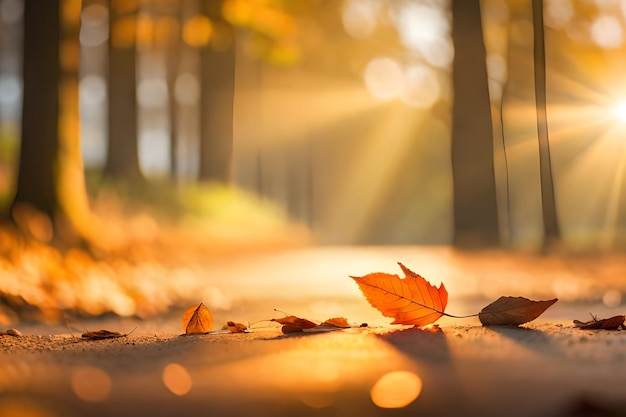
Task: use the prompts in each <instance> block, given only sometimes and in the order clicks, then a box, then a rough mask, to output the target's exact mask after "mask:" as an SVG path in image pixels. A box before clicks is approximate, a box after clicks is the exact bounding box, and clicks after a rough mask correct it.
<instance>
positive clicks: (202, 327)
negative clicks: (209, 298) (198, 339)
mask: <svg viewBox="0 0 626 417" xmlns="http://www.w3.org/2000/svg"><path fill="white" fill-rule="evenodd" d="M212 328H213V316H212V315H211V312H210V311H209V309H208V308H207V307H206V306H205V305H204V304H202V303H200V304H198V305H197V306H193V307H190V308H188V309H187V310H186V311H185V313H184V314H183V330H184V331H185V334H202V333H208V332H210V331H211V329H212Z"/></svg>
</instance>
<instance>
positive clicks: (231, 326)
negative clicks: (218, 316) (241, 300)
mask: <svg viewBox="0 0 626 417" xmlns="http://www.w3.org/2000/svg"><path fill="white" fill-rule="evenodd" d="M226 328H227V329H228V330H229V331H230V332H231V333H245V332H246V331H247V330H248V326H246V325H245V324H243V323H235V322H234V321H229V322H227V323H226Z"/></svg>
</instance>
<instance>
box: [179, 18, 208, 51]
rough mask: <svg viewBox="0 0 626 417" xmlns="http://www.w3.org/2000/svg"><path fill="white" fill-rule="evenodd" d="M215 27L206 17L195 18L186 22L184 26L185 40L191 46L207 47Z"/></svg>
mask: <svg viewBox="0 0 626 417" xmlns="http://www.w3.org/2000/svg"><path fill="white" fill-rule="evenodd" d="M212 34H213V25H212V24H211V21H210V20H209V18H208V17H206V16H200V15H198V16H194V17H192V18H190V19H189V20H187V21H186V22H185V25H184V26H183V40H184V41H185V42H186V43H187V45H189V46H193V47H196V48H198V47H201V46H205V45H207V44H208V43H209V41H210V40H211V35H212Z"/></svg>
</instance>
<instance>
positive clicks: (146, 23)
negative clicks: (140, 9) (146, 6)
mask: <svg viewBox="0 0 626 417" xmlns="http://www.w3.org/2000/svg"><path fill="white" fill-rule="evenodd" d="M153 39H154V21H153V20H152V19H151V18H150V17H148V16H140V17H139V19H138V20H137V43H138V44H139V45H151V44H152V40H153Z"/></svg>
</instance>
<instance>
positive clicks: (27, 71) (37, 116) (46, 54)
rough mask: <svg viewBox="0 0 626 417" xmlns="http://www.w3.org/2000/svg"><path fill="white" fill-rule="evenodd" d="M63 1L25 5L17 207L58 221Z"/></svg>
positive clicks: (15, 204)
mask: <svg viewBox="0 0 626 417" xmlns="http://www.w3.org/2000/svg"><path fill="white" fill-rule="evenodd" d="M59 3H60V1H59V0H46V1H44V2H33V1H27V2H25V5H24V47H23V48H24V61H23V81H24V90H23V109H22V141H21V152H20V160H19V171H18V178H17V192H16V195H15V200H14V202H13V207H14V208H15V207H16V206H17V205H19V204H21V203H27V204H29V205H31V206H33V207H34V208H35V209H37V210H39V211H41V212H43V213H45V214H47V215H48V216H49V217H50V218H53V217H54V216H55V215H56V213H57V212H58V210H59V199H58V194H57V192H56V190H55V186H56V178H57V172H56V166H57V163H58V155H59V149H60V143H59V136H58V128H59V78H60V65H59V39H60V24H59V6H60V5H59Z"/></svg>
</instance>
